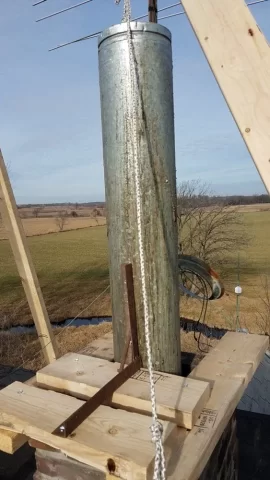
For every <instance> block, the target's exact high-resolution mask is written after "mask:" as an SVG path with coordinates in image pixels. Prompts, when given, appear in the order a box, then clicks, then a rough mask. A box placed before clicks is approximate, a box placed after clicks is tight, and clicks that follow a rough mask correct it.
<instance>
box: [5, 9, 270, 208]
mask: <svg viewBox="0 0 270 480" xmlns="http://www.w3.org/2000/svg"><path fill="white" fill-rule="evenodd" d="M78 2H79V0H48V1H46V2H45V3H44V4H42V5H40V6H38V7H34V8H33V7H32V2H31V0H1V7H0V37H1V38H0V58H1V73H0V91H1V96H0V112H1V116H0V147H1V149H2V152H3V154H4V158H5V161H6V163H7V164H8V167H9V172H10V177H11V181H12V185H13V188H14V192H15V195H16V199H17V202H18V203H26V202H39V203H43V202H44V203H45V202H53V201H59V202H60V201H95V200H103V199H104V178H103V162H102V137H101V123H100V104H99V84H98V57H97V39H96V38H95V39H92V40H88V41H85V42H80V43H79V44H75V45H72V46H69V47H66V48H63V49H59V50H57V51H55V52H51V53H49V52H48V49H49V48H50V47H52V46H55V45H57V44H59V43H63V42H65V41H69V40H72V39H75V38H78V37H81V36H84V35H87V34H89V33H92V32H96V31H99V30H103V29H104V28H106V27H108V26H110V25H112V24H115V23H119V22H120V21H121V17H122V5H120V6H119V7H117V6H116V5H115V4H114V0H93V2H91V3H90V4H87V5H84V6H82V7H80V8H77V9H75V10H71V11H70V12H66V13H64V14H62V15H59V16H57V17H55V18H52V19H49V20H46V21H44V22H40V23H36V22H35V20H36V19H37V18H38V17H41V16H44V15H47V14H49V13H52V12H54V11H56V10H59V9H61V8H65V7H68V6H70V5H72V4H74V3H78ZM170 3H173V2H170V0H159V7H160V8H162V7H164V6H166V5H168V4H170ZM132 6H133V14H134V16H137V15H140V14H143V13H146V9H147V2H146V1H143V0H133V2H132ZM176 11H177V9H174V10H173V9H172V10H169V11H168V12H166V13H168V14H169V13H174V12H176ZM252 12H253V14H254V16H255V18H256V20H257V23H258V24H259V26H260V28H261V29H262V30H263V32H264V34H265V35H266V37H267V38H268V39H269V38H270V2H269V3H265V4H262V5H257V6H254V7H252ZM164 15H165V13H164ZM161 23H162V24H163V25H165V26H166V27H168V28H169V29H170V30H171V32H172V36H173V56H174V98H175V134H176V166H177V179H178V181H181V180H188V179H201V180H202V181H206V182H208V183H211V185H212V189H213V190H214V191H215V192H216V193H220V194H227V193H228V194H232V193H242V194H252V193H264V192H265V189H264V186H263V184H262V182H261V180H260V178H259V175H258V173H257V171H256V169H255V167H254V165H253V162H252V160H251V158H250V156H249V153H248V151H247V149H246V147H245V145H244V143H243V141H242V139H241V137H240V134H239V132H238V130H237V127H236V125H235V123H234V121H233V119H232V117H231V114H230V112H229V110H228V108H227V106H226V104H225V101H224V99H223V97H222V94H221V93H220V90H219V88H218V86H217V84H216V82H215V79H214V77H213V75H212V73H211V72H210V69H209V67H208V64H207V61H206V60H205V57H204V55H203V53H202V52H201V49H200V47H199V44H198V42H197V40H196V38H195V36H194V34H193V31H192V30H191V27H190V25H189V22H188V20H187V18H186V17H185V16H180V17H179V16H178V17H174V18H171V19H167V20H163V21H162V22H161Z"/></svg>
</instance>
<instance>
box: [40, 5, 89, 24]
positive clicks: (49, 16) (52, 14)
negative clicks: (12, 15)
mask: <svg viewBox="0 0 270 480" xmlns="http://www.w3.org/2000/svg"><path fill="white" fill-rule="evenodd" d="M42 1H43V2H45V1H46V0H42ZM92 1H93V0H84V2H81V3H76V4H75V5H71V7H67V8H64V9H63V10H58V11H57V12H53V13H51V14H50V15H47V16H46V17H42V18H38V19H37V20H36V22H41V21H42V20H46V19H47V18H51V17H55V16H56V15H60V13H64V12H67V11H68V10H73V8H77V7H81V6H82V5H85V4H86V3H90V2H92ZM36 5H37V4H36Z"/></svg>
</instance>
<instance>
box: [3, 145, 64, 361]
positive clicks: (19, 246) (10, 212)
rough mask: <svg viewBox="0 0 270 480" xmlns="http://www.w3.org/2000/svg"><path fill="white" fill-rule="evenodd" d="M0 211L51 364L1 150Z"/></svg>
mask: <svg viewBox="0 0 270 480" xmlns="http://www.w3.org/2000/svg"><path fill="white" fill-rule="evenodd" d="M0 209H1V215H2V220H3V223H4V225H5V227H6V229H7V231H8V236H9V241H10V245H11V248H12V252H13V255H14V259H15V262H16V266H17V269H18V272H19V275H20V278H21V281H22V285H23V288H24V291H25V294H26V298H27V301H28V304H29V307H30V310H31V313H32V316H33V320H34V322H35V326H36V329H37V333H38V338H39V341H40V344H41V348H42V352H43V355H44V357H45V360H46V362H47V363H50V362H53V361H54V360H55V359H56V358H57V357H58V350H57V346H56V341H55V337H54V333H53V331H52V327H51V323H50V319H49V316H48V312H47V310H46V306H45V303H44V298H43V295H42V292H41V289H40V285H39V281H38V277H37V274H36V271H35V267H34V264H33V261H32V257H31V254H30V250H29V248H28V244H27V240H26V236H25V233H24V229H23V226H22V221H21V219H20V216H19V214H18V209H17V205H16V201H15V197H14V194H13V190H12V187H11V184H10V181H9V178H8V174H7V170H6V166H5V163H4V159H3V156H2V152H1V150H0Z"/></svg>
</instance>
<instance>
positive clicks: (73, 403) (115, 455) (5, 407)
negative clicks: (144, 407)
mask: <svg viewBox="0 0 270 480" xmlns="http://www.w3.org/2000/svg"><path fill="white" fill-rule="evenodd" d="M82 403H83V402H82V401H81V400H78V399H76V398H73V397H70V396H68V395H63V394H61V393H56V392H52V391H47V390H42V389H39V388H36V387H31V386H28V385H25V384H22V383H20V382H15V383H13V384H12V385H9V386H8V387H6V388H5V389H3V390H2V391H1V392H0V405H1V413H0V427H1V428H7V429H11V430H14V431H16V432H19V433H23V434H24V435H26V436H28V437H29V438H32V439H34V440H36V441H38V442H41V443H43V444H47V445H49V446H51V447H52V448H55V449H59V450H61V451H62V452H63V453H65V454H66V455H68V456H69V457H71V458H74V459H76V460H78V461H81V462H83V463H86V464H88V465H91V466H92V467H94V468H98V469H100V470H101V471H104V472H107V463H108V460H109V459H110V462H114V464H115V473H116V475H117V476H119V477H121V478H122V479H124V480H143V479H146V478H152V474H153V459H154V444H153V443H152V441H151V433H150V425H151V419H150V418H149V417H147V416H145V415H139V414H136V413H130V412H126V411H124V410H120V409H114V408H110V407H105V406H100V407H99V408H98V409H97V410H96V411H95V412H94V413H93V414H92V415H91V416H90V417H89V418H88V419H87V420H85V421H84V422H83V423H82V424H81V425H80V426H79V427H78V429H77V430H76V432H74V433H75V435H74V434H73V435H71V436H70V437H68V438H61V437H58V436H56V435H52V433H51V432H52V431H53V430H54V429H55V428H56V427H57V426H58V424H59V422H61V421H63V420H64V419H65V418H66V417H67V416H69V415H70V414H72V413H73V412H74V411H75V410H77V408H79V407H80V406H81V405H82ZM162 425H163V429H164V439H165V440H164V442H165V454H166V457H167V458H170V454H171V451H172V448H173V445H174V444H175V442H176V441H177V442H178V443H179V442H181V441H183V440H184V438H185V437H186V435H187V434H186V431H185V430H184V429H180V428H178V427H177V426H176V425H175V424H173V423H169V422H162Z"/></svg>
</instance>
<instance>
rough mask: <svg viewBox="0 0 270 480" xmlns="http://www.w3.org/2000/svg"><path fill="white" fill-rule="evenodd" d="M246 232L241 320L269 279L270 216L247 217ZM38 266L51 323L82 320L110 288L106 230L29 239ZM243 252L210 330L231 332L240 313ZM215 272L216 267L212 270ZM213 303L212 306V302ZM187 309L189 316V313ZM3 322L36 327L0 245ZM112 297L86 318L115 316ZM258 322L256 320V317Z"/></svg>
mask: <svg viewBox="0 0 270 480" xmlns="http://www.w3.org/2000/svg"><path fill="white" fill-rule="evenodd" d="M242 215H243V216H244V222H245V225H246V226H245V229H246V232H247V234H248V235H249V236H251V237H252V240H251V243H250V245H249V247H248V248H247V249H246V251H245V252H243V251H242V252H241V254H240V282H241V285H242V287H243V296H242V298H243V300H242V298H241V302H242V303H241V315H242V316H244V317H245V318H247V317H250V320H249V321H248V324H249V326H250V324H252V321H253V320H252V318H253V317H252V312H253V313H254V311H255V310H256V308H257V307H256V305H257V303H256V302H257V301H258V296H259V294H260V276H261V275H269V274H270V243H269V238H270V212H269V211H266V212H256V213H243V214H242ZM28 242H29V246H30V250H31V253H32V256H33V260H34V264H35V267H36V270H37V274H38V277H39V280H40V284H41V287H42V291H43V295H44V298H45V303H46V305H47V308H48V311H49V315H50V318H51V320H52V321H57V320H63V319H65V318H68V317H73V316H75V315H77V314H78V313H79V312H80V311H81V310H83V309H84V308H85V307H87V305H89V304H90V302H91V301H92V300H94V298H96V296H97V295H98V294H99V293H101V292H102V291H103V290H104V289H105V287H106V286H107V285H108V283H109V272H108V248H107V235H106V227H97V228H95V227H93V228H86V229H83V230H76V231H69V232H63V233H56V234H51V235H44V236H37V237H31V238H28ZM237 256H238V251H235V252H232V253H231V256H230V258H229V259H228V264H227V266H226V269H225V270H226V271H225V274H226V282H225V286H226V290H227V293H228V294H229V295H226V296H225V297H224V299H222V300H220V301H217V302H216V303H215V305H211V306H210V308H209V313H208V318H207V320H208V321H209V323H210V324H216V325H221V324H222V325H223V326H227V327H228V326H229V324H230V322H231V321H233V320H232V318H233V315H234V311H235V296H234V293H233V291H234V286H235V284H236V280H237ZM213 267H214V268H215V265H213ZM212 303H213V302H212ZM184 308H185V312H184V313H185V315H187V316H191V317H194V318H196V315H197V312H198V308H199V307H198V306H197V305H196V306H195V303H193V304H191V301H189V302H188V307H186V306H185V305H184ZM186 308H187V311H186ZM0 312H1V314H0V318H1V324H2V327H3V326H4V325H8V324H20V323H21V324H23V323H29V322H30V323H32V319H31V315H30V312H29V310H28V306H27V302H26V300H25V295H24V291H23V288H22V285H21V281H20V279H19V277H18V274H17V271H16V266H15V263H14V260H13V256H12V252H11V249H10V246H9V243H8V241H6V240H2V241H1V242H0ZM110 314H111V308H110V296H109V292H108V291H107V292H106V294H104V295H103V296H102V297H101V298H100V299H99V300H98V301H97V302H96V303H95V304H93V306H92V307H89V308H87V309H86V310H85V311H84V312H83V315H82V316H93V315H110ZM253 316H254V315H253Z"/></svg>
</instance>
